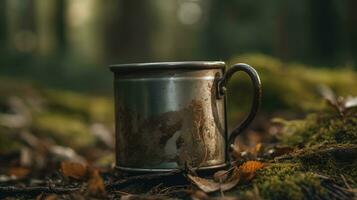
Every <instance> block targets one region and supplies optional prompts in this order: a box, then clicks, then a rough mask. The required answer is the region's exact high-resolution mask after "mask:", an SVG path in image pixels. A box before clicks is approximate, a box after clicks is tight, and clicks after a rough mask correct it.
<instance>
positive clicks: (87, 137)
mask: <svg viewBox="0 0 357 200" xmlns="http://www.w3.org/2000/svg"><path fill="white" fill-rule="evenodd" d="M32 130H33V132H34V133H35V134H37V135H40V136H44V137H50V138H53V139H54V140H55V141H56V142H57V143H59V144H61V145H64V146H70V147H72V148H74V149H81V148H85V147H90V146H92V145H94V144H95V141H96V139H95V136H93V135H92V134H91V133H90V130H89V127H88V124H86V123H84V122H83V121H82V120H80V119H79V118H77V117H69V116H66V115H61V114H54V113H42V114H39V115H36V116H35V117H34V120H33V123H32Z"/></svg>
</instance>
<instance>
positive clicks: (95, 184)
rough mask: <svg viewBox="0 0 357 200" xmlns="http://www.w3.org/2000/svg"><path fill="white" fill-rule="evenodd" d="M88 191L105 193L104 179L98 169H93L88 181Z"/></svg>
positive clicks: (97, 193) (96, 193)
mask: <svg viewBox="0 0 357 200" xmlns="http://www.w3.org/2000/svg"><path fill="white" fill-rule="evenodd" d="M88 192H89V193H90V194H92V195H105V187H104V181H103V179H102V177H101V176H100V174H99V171H98V170H93V171H92V172H91V175H90V179H89V181H88Z"/></svg>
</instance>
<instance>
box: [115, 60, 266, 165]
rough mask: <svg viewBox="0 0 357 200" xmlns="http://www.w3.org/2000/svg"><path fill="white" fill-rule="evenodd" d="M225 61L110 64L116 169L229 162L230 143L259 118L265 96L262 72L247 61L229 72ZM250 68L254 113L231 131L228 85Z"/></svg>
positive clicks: (252, 110) (234, 66)
mask: <svg viewBox="0 0 357 200" xmlns="http://www.w3.org/2000/svg"><path fill="white" fill-rule="evenodd" d="M225 68H226V64H225V63H224V62H220V61H208V62H205V61H204V62H200V61H192V62H159V63H134V64H119V65H111V66H110V69H111V71H113V72H114V95H115V119H116V120H115V125H116V129H115V132H116V168H117V169H119V170H124V171H129V172H163V171H171V170H175V169H178V168H182V167H183V166H185V165H189V166H191V167H193V168H196V169H200V170H205V169H216V168H221V167H224V166H226V165H227V163H228V162H229V159H228V155H227V154H228V146H230V144H232V143H233V142H234V140H235V138H236V136H237V135H238V134H240V133H241V132H242V130H244V129H245V128H246V127H247V126H248V125H249V124H250V123H251V122H252V120H253V118H254V117H255V115H256V113H257V110H258V107H259V104H260V99H261V83H260V79H259V76H258V73H257V72H256V71H255V70H254V68H252V67H251V66H249V65H247V64H243V63H240V64H235V65H233V66H232V67H231V68H229V69H228V70H227V71H226V69H225ZM238 71H243V72H246V73H247V74H248V75H249V77H250V79H251V81H252V83H253V86H254V93H253V94H254V97H253V102H252V106H251V110H250V113H249V114H248V116H247V117H246V118H245V120H243V122H242V123H241V124H240V125H239V126H238V127H237V128H235V129H234V130H233V132H232V133H231V134H230V135H229V136H228V133H227V121H226V119H227V110H226V97H225V93H226V85H227V83H228V81H229V80H230V78H231V77H232V75H233V74H234V73H235V72H238Z"/></svg>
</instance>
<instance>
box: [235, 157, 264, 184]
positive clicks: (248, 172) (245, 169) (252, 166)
mask: <svg viewBox="0 0 357 200" xmlns="http://www.w3.org/2000/svg"><path fill="white" fill-rule="evenodd" d="M263 167H264V164H263V163H261V162H259V161H247V162H245V163H243V164H242V165H241V166H239V172H240V177H241V179H242V180H243V181H250V180H251V179H252V178H254V176H255V172H256V171H257V170H258V169H261V168H263Z"/></svg>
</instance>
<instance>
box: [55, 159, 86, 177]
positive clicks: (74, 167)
mask: <svg viewBox="0 0 357 200" xmlns="http://www.w3.org/2000/svg"><path fill="white" fill-rule="evenodd" d="M61 172H62V174H63V175H64V176H66V177H71V178H75V179H83V178H84V177H85V176H86V175H87V173H88V167H87V166H86V165H83V164H80V163H75V162H61Z"/></svg>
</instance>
